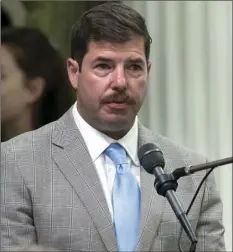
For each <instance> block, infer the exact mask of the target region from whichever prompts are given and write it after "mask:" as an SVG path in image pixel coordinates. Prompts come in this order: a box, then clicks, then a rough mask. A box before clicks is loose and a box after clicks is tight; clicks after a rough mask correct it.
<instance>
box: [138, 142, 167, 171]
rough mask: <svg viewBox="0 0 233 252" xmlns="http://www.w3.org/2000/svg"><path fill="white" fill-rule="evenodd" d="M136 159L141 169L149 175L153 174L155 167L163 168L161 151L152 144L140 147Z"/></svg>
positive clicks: (163, 162)
mask: <svg viewBox="0 0 233 252" xmlns="http://www.w3.org/2000/svg"><path fill="white" fill-rule="evenodd" d="M138 158H139V161H140V164H141V165H142V167H143V168H144V169H145V170H146V171H147V172H148V173H150V174H153V170H154V168H155V167H158V166H159V167H162V168H164V166H165V160H164V156H163V153H162V151H161V150H160V149H159V148H158V147H157V146H156V145H155V144H153V143H147V144H144V145H142V146H141V147H140V148H139V150H138Z"/></svg>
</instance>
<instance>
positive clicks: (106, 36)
mask: <svg viewBox="0 0 233 252" xmlns="http://www.w3.org/2000/svg"><path fill="white" fill-rule="evenodd" d="M135 36H142V37H143V38H144V41H145V56H146V59H147V60H148V59H149V55H150V44H151V41H152V39H151V37H150V35H149V32H148V30H147V27H146V23H145V19H144V18H143V17H142V16H141V15H140V14H139V13H138V12H137V11H135V10H134V9H132V8H130V7H128V6H126V5H124V4H122V3H117V2H107V3H104V4H100V5H97V6H95V7H93V8H91V9H90V10H88V11H86V12H85V13H84V14H83V15H82V16H81V17H80V19H79V20H78V21H77V22H76V23H75V24H74V26H73V27H72V35H71V57H72V58H73V59H75V60H76V61H77V62H78V63H79V64H80V66H81V64H82V60H83V58H84V56H85V54H86V53H87V51H88V45H89V43H90V41H107V42H111V43H124V42H127V41H129V40H131V39H132V38H134V37H135ZM80 68H81V67H80Z"/></svg>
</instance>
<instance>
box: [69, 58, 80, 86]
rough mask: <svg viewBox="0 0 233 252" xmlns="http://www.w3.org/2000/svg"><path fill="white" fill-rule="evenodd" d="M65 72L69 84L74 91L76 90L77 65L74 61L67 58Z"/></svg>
mask: <svg viewBox="0 0 233 252" xmlns="http://www.w3.org/2000/svg"><path fill="white" fill-rule="evenodd" d="M67 71H68V76H69V80H70V83H71V85H72V87H73V88H74V89H77V88H78V77H79V64H78V62H77V61H76V60H74V59H71V58H68V60H67Z"/></svg>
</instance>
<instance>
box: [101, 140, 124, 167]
mask: <svg viewBox="0 0 233 252" xmlns="http://www.w3.org/2000/svg"><path fill="white" fill-rule="evenodd" d="M105 154H106V155H107V156H108V157H109V158H110V159H111V160H112V161H113V162H114V164H115V165H116V166H118V165H123V164H126V163H127V155H126V151H125V149H124V147H122V146H121V145H120V144H119V143H112V144H110V145H109V146H108V148H107V149H106V150H105Z"/></svg>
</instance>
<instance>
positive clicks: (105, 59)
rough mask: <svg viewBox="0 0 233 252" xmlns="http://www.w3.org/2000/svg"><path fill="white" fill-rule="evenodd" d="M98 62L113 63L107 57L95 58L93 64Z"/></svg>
mask: <svg viewBox="0 0 233 252" xmlns="http://www.w3.org/2000/svg"><path fill="white" fill-rule="evenodd" d="M97 61H102V62H112V59H110V58H106V57H103V56H99V57H97V58H95V59H94V60H93V62H97Z"/></svg>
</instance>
